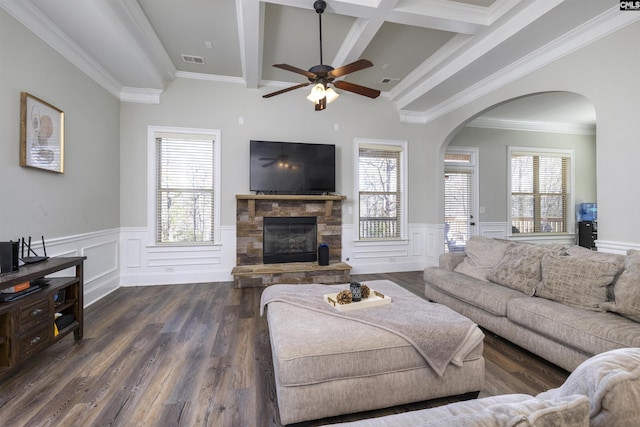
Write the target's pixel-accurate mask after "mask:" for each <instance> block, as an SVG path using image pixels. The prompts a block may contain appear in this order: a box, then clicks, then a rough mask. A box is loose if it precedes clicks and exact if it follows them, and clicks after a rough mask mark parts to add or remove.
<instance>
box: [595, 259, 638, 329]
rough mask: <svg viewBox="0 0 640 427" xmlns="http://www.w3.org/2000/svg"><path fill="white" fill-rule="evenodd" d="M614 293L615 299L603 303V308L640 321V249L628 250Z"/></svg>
mask: <svg viewBox="0 0 640 427" xmlns="http://www.w3.org/2000/svg"><path fill="white" fill-rule="evenodd" d="M613 295H614V299H615V301H614V302H608V303H605V304H603V305H602V308H603V309H604V310H609V311H614V312H617V313H620V314H621V315H623V316H625V317H628V318H629V319H632V320H634V321H636V322H640V251H637V250H634V249H629V250H628V251H627V258H626V260H625V262H624V271H623V272H622V274H620V277H618V280H616V283H615V285H614V287H613Z"/></svg>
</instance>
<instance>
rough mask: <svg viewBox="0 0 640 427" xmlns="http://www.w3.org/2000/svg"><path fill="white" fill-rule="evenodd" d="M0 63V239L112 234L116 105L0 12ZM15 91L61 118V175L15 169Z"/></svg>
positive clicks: (116, 186)
mask: <svg viewBox="0 0 640 427" xmlns="http://www.w3.org/2000/svg"><path fill="white" fill-rule="evenodd" d="M0 58H2V59H1V62H0V111H1V112H2V114H0V129H1V137H0V240H5V241H6V240H9V239H16V238H19V237H21V236H24V237H27V236H29V235H31V236H34V237H37V238H38V239H39V238H40V236H41V235H44V236H45V238H47V239H49V238H55V237H62V236H71V235H77V234H82V233H87V232H92V231H97V230H106V229H112V228H116V227H118V226H119V222H120V221H119V205H120V199H119V197H120V194H119V182H120V168H119V156H120V152H119V150H120V148H119V128H120V123H119V110H120V102H119V101H118V100H117V99H114V97H113V96H112V95H110V94H108V93H107V92H106V91H105V90H104V89H102V88H101V87H100V86H98V85H97V84H96V83H94V82H93V80H91V79H89V78H88V77H87V76H86V75H85V74H84V73H82V72H80V70H78V69H77V68H76V67H74V66H73V65H71V64H70V63H69V62H68V61H67V60H65V59H64V58H62V57H61V56H60V55H59V54H57V53H56V52H55V51H54V50H52V49H51V48H50V47H49V46H48V45H46V44H45V43H44V42H42V41H41V40H40V39H39V38H37V37H36V36H35V35H34V34H33V33H31V32H30V31H29V30H27V29H25V28H24V27H23V26H22V25H21V24H19V23H18V22H16V21H15V20H14V19H13V18H12V17H11V16H10V15H8V14H7V13H6V12H5V11H4V10H1V9H0ZM20 92H28V93H30V94H32V95H34V96H36V97H38V98H41V99H42V100H44V101H47V102H48V103H50V104H52V105H54V106H55V107H57V108H59V109H60V110H63V111H64V113H65V165H64V174H57V173H53V172H47V171H41V170H36V169H32V168H23V167H20V166H19V159H20V156H19V138H20V126H19V124H20V121H19V118H20Z"/></svg>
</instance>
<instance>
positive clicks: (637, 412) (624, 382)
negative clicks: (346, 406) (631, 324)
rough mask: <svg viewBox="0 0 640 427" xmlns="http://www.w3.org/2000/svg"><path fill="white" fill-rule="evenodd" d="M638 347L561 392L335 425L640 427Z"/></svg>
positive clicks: (576, 376) (606, 358)
mask: <svg viewBox="0 0 640 427" xmlns="http://www.w3.org/2000/svg"><path fill="white" fill-rule="evenodd" d="M638 402H640V348H625V349H618V350H612V351H609V352H605V353H601V354H599V355H597V356H594V357H592V358H590V359H588V360H586V361H585V362H583V363H582V364H581V365H580V366H579V367H578V368H577V369H576V370H575V371H574V372H573V373H571V375H569V377H568V378H567V380H566V381H565V382H564V384H563V385H562V386H560V387H559V388H556V389H553V390H548V391H545V392H543V393H540V394H538V395H537V396H529V395H526V394H507V395H503V396H492V397H486V398H483V399H477V400H469V401H465V402H456V403H451V404H449V405H445V406H440V407H437V408H431V409H421V410H418V411H412V412H405V413H401V414H394V415H388V416H385V417H379V418H371V419H364V420H360V421H354V422H347V423H341V424H333V425H334V426H342V427H416V426H420V427H449V426H465V427H498V426H518V427H524V426H535V427H559V426H562V427H583V426H584V427H586V426H591V427H630V426H638V425H640V406H638Z"/></svg>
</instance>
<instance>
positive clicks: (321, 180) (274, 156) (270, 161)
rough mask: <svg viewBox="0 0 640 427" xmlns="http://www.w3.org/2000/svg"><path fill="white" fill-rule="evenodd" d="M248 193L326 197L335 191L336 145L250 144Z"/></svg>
mask: <svg viewBox="0 0 640 427" xmlns="http://www.w3.org/2000/svg"><path fill="white" fill-rule="evenodd" d="M249 150H250V155H251V156H250V157H251V160H250V174H251V176H250V186H251V191H255V192H257V193H263V194H325V193H333V192H335V191H336V146H335V145H331V144H309V143H300V142H276V141H258V140H251V142H250V149H249Z"/></svg>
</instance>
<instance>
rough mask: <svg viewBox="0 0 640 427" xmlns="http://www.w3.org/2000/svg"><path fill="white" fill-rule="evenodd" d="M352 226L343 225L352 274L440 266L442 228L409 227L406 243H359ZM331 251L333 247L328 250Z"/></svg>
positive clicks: (345, 255)
mask: <svg viewBox="0 0 640 427" xmlns="http://www.w3.org/2000/svg"><path fill="white" fill-rule="evenodd" d="M356 232H357V230H356V228H355V227H354V226H353V224H344V225H343V226H342V259H343V261H344V262H346V263H347V264H349V265H350V266H351V267H352V270H351V273H352V274H370V273H390V272H399V271H418V270H422V269H424V268H425V267H426V266H427V265H437V263H438V256H439V255H440V253H442V250H443V249H442V247H441V246H442V245H439V244H438V242H443V241H444V240H443V227H442V226H430V225H427V224H409V226H408V230H407V239H406V240H372V241H359V240H356V238H357V236H356ZM329 250H331V248H329Z"/></svg>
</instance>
